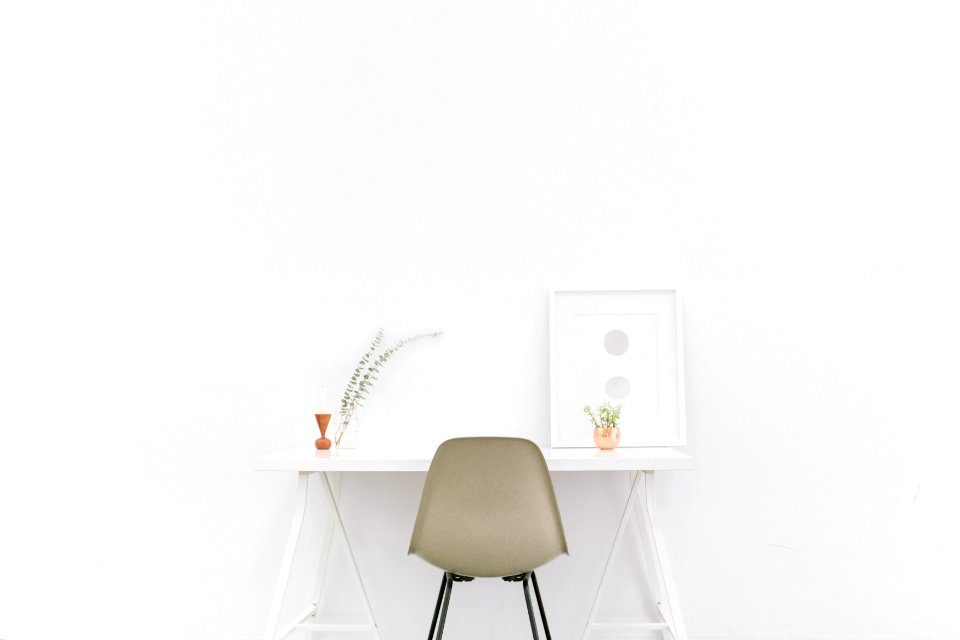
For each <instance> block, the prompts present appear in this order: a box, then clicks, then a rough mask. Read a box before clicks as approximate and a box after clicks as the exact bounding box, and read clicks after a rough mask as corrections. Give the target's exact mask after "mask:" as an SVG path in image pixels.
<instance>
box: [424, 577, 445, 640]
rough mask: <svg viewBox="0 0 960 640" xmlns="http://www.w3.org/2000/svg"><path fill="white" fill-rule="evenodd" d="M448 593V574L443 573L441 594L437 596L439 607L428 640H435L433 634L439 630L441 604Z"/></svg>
mask: <svg viewBox="0 0 960 640" xmlns="http://www.w3.org/2000/svg"><path fill="white" fill-rule="evenodd" d="M446 591H447V572H446V571H444V572H443V577H442V578H441V579H440V593H439V594H437V606H436V607H435V608H434V609H433V620H431V621H430V635H428V636H427V640H433V632H434V631H436V629H437V618H439V617H440V603H441V602H443V594H444V593H446Z"/></svg>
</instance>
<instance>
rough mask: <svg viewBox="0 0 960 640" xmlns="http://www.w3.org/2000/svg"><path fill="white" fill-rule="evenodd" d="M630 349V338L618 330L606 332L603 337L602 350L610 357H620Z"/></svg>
mask: <svg viewBox="0 0 960 640" xmlns="http://www.w3.org/2000/svg"><path fill="white" fill-rule="evenodd" d="M629 347H630V336H628V335H627V334H626V333H625V332H623V331H621V330H620V329H613V330H611V331H607V335H605V336H604V337H603V348H604V349H606V350H607V353H609V354H610V355H612V356H622V355H623V354H625V353H626V352H627V349H628V348H629Z"/></svg>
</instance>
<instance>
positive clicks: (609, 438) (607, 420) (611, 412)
mask: <svg viewBox="0 0 960 640" xmlns="http://www.w3.org/2000/svg"><path fill="white" fill-rule="evenodd" d="M620 409H621V405H619V404H618V405H612V404H610V403H609V402H604V403H603V404H601V405H597V406H595V407H594V408H593V409H592V410H591V409H590V405H584V407H583V412H584V413H586V414H587V415H588V416H590V422H592V423H593V442H594V443H595V444H596V445H597V447H599V448H600V449H604V450H609V449H616V448H617V445H618V444H620V428H619V427H618V426H617V423H618V422H619V421H620Z"/></svg>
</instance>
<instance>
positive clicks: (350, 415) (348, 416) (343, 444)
mask: <svg viewBox="0 0 960 640" xmlns="http://www.w3.org/2000/svg"><path fill="white" fill-rule="evenodd" d="M359 441H360V411H359V410H358V409H347V410H346V411H341V412H340V413H338V414H337V431H336V433H335V434H334V436H333V446H334V447H336V448H337V449H356V448H357V445H358V444H359Z"/></svg>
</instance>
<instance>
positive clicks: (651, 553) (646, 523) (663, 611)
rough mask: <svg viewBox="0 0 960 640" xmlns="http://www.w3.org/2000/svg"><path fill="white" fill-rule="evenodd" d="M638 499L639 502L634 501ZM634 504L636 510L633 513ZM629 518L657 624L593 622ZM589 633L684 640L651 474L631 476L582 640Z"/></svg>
mask: <svg viewBox="0 0 960 640" xmlns="http://www.w3.org/2000/svg"><path fill="white" fill-rule="evenodd" d="M641 491H642V492H643V495H642V497H641V496H640V492H641ZM638 497H640V498H641V499H639V500H638V499H637V498H638ZM638 503H639V509H637V504H638ZM631 518H635V519H636V523H637V525H638V529H639V531H638V533H639V541H638V542H639V543H640V555H641V557H642V558H643V561H644V565H645V569H646V574H647V577H648V578H649V582H650V587H651V592H652V593H653V594H654V595H655V597H656V598H657V611H658V613H659V614H660V618H661V620H660V621H659V622H623V623H619V622H618V623H609V622H597V621H596V620H597V612H598V610H599V608H600V602H601V600H602V598H603V591H604V589H605V588H606V586H607V579H608V577H609V574H610V569H611V567H612V566H613V559H614V556H616V554H617V550H618V549H619V548H620V544H621V542H622V541H623V536H624V533H625V532H626V528H627V523H628V522H629V521H630V519H631ZM651 574H652V575H651ZM593 631H661V632H662V633H663V637H664V640H687V632H686V629H685V628H684V626H683V618H682V617H681V615H680V605H679V603H678V601H677V593H676V586H675V585H674V582H673V574H672V572H671V571H670V562H669V559H668V558H667V553H666V549H665V547H664V543H663V535H662V534H661V532H660V528H659V526H658V524H657V511H656V489H655V485H654V475H653V471H639V472H635V473H634V474H633V477H632V482H631V483H630V494H629V495H628V497H627V504H626V506H625V507H624V510H623V517H622V518H621V519H620V526H619V527H618V529H617V535H616V537H615V538H614V541H613V544H612V545H611V547H610V555H609V556H608V557H607V564H606V566H605V567H604V569H603V575H602V577H601V578H600V585H599V587H598V588H597V595H596V598H595V599H594V602H593V607H592V609H591V610H590V617H589V618H588V619H587V626H586V628H585V629H584V630H583V640H587V639H588V638H589V637H590V634H591V632H593Z"/></svg>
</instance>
